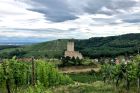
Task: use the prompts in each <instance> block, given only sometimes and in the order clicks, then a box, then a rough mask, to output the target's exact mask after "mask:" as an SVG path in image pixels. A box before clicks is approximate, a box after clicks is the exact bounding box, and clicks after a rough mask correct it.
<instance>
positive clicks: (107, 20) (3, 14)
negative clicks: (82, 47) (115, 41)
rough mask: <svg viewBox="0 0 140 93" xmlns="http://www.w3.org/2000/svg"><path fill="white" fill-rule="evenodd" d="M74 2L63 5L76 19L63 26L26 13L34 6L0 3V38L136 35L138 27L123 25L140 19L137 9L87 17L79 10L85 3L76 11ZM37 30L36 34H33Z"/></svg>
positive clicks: (6, 0) (11, 0)
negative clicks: (56, 31) (57, 31)
mask: <svg viewBox="0 0 140 93" xmlns="http://www.w3.org/2000/svg"><path fill="white" fill-rule="evenodd" d="M77 1H78V0H77ZM77 1H76V0H72V1H71V0H68V1H67V3H69V5H70V6H68V7H70V8H71V9H75V11H79V12H77V13H76V12H74V14H75V15H76V16H77V17H78V18H77V19H74V20H67V21H64V22H52V21H50V20H48V19H47V16H46V15H45V14H43V13H40V12H37V11H31V10H29V8H33V7H37V6H33V4H30V3H27V2H28V0H27V1H25V0H22V1H20V0H1V1H0V2H1V3H0V36H1V37H5V38H7V37H16V38H18V37H23V38H27V37H29V38H32V37H34V38H48V39H49V38H50V39H52V38H54V39H57V38H81V39H84V38H90V37H95V36H110V35H120V34H126V33H140V28H139V23H127V22H124V21H123V20H124V19H126V18H130V19H132V18H131V15H133V18H135V17H137V18H138V17H139V16H140V14H139V13H140V7H139V6H134V7H132V8H129V9H128V10H124V9H118V10H117V11H119V13H118V14H112V15H106V14H101V13H100V12H99V13H94V14H89V13H87V12H84V10H82V9H83V7H84V6H87V5H88V4H87V3H86V1H81V3H79V4H78V5H77V6H78V7H76V2H77ZM88 1H90V0H88ZM136 1H137V2H138V4H137V5H139V4H140V1H139V0H136ZM72 2H73V3H74V4H73V3H72ZM81 7H82V8H81ZM76 9H77V10H76ZM100 10H101V11H104V12H113V10H111V9H109V8H107V7H105V6H103V7H101V9H100ZM56 15H57V14H56ZM126 20H127V19H126ZM9 29H11V30H9ZM19 29H20V30H19ZM21 29H24V30H21ZM25 29H26V31H25ZM37 29H40V30H39V31H34V30H37ZM48 29H49V30H48ZM51 29H56V30H60V31H59V34H58V33H57V34H56V33H55V31H51ZM73 29H75V30H73ZM44 30H46V31H44ZM62 30H64V31H62ZM71 30H72V31H71ZM41 31H43V32H41ZM61 31H62V32H61ZM50 32H51V33H50Z"/></svg>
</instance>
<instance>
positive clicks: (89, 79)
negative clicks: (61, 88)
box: [68, 72, 102, 83]
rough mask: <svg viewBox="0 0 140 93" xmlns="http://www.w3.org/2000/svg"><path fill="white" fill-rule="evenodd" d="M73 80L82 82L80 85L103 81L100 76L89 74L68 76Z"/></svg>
mask: <svg viewBox="0 0 140 93" xmlns="http://www.w3.org/2000/svg"><path fill="white" fill-rule="evenodd" d="M68 75H69V77H70V78H72V80H74V81H75V82H80V83H93V82H95V81H97V80H102V77H101V75H100V74H98V75H96V74H91V73H90V72H89V73H78V74H68Z"/></svg>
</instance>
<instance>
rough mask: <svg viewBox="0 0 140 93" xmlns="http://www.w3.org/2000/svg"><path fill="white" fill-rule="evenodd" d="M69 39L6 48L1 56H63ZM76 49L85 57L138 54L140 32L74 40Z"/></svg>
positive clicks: (0, 53)
mask: <svg viewBox="0 0 140 93" xmlns="http://www.w3.org/2000/svg"><path fill="white" fill-rule="evenodd" d="M67 41H68V39H59V40H54V41H49V42H44V43H39V44H34V45H28V46H22V47H18V48H13V49H4V50H1V52H0V57H1V58H11V57H13V56H17V57H31V56H34V57H36V58H44V57H46V58H61V57H63V55H64V51H65V50H66V46H67ZM73 41H74V42H75V50H76V51H80V52H81V53H82V54H83V55H84V57H89V58H100V57H116V56H119V55H125V54H127V55H136V54H137V52H138V50H140V34H126V35H120V36H110V37H95V38H90V39H85V40H76V39H74V40H73Z"/></svg>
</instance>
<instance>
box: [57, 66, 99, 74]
mask: <svg viewBox="0 0 140 93" xmlns="http://www.w3.org/2000/svg"><path fill="white" fill-rule="evenodd" d="M59 70H60V71H61V72H62V73H81V72H89V71H91V70H94V71H96V72H97V71H99V70H100V68H93V67H86V68H82V67H67V68H66V67H65V68H61V69H59Z"/></svg>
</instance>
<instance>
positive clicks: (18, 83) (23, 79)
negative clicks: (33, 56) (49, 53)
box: [0, 58, 73, 93]
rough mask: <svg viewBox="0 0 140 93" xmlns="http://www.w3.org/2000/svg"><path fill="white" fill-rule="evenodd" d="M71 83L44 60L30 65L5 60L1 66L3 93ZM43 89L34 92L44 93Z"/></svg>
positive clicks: (0, 77)
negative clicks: (32, 87) (31, 87)
mask: <svg viewBox="0 0 140 93" xmlns="http://www.w3.org/2000/svg"><path fill="white" fill-rule="evenodd" d="M70 83H73V81H72V79H70V78H69V77H68V76H67V75H63V74H61V73H59V72H58V70H57V69H56V68H55V66H53V65H52V64H49V63H47V62H44V61H42V60H36V61H32V62H30V63H29V62H20V61H17V60H16V59H15V58H13V59H10V60H4V62H3V63H2V64H0V87H1V89H0V90H1V91H2V93H21V92H18V90H19V89H20V88H26V87H29V86H35V87H37V86H38V85H39V87H46V88H48V87H51V86H57V85H65V84H70ZM29 89H30V88H29ZM35 89H36V88H35ZM42 89H43V88H41V90H40V89H39V90H33V93H43V92H42V91H43V90H42ZM26 93H28V92H26ZM29 93H30V92H29Z"/></svg>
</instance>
